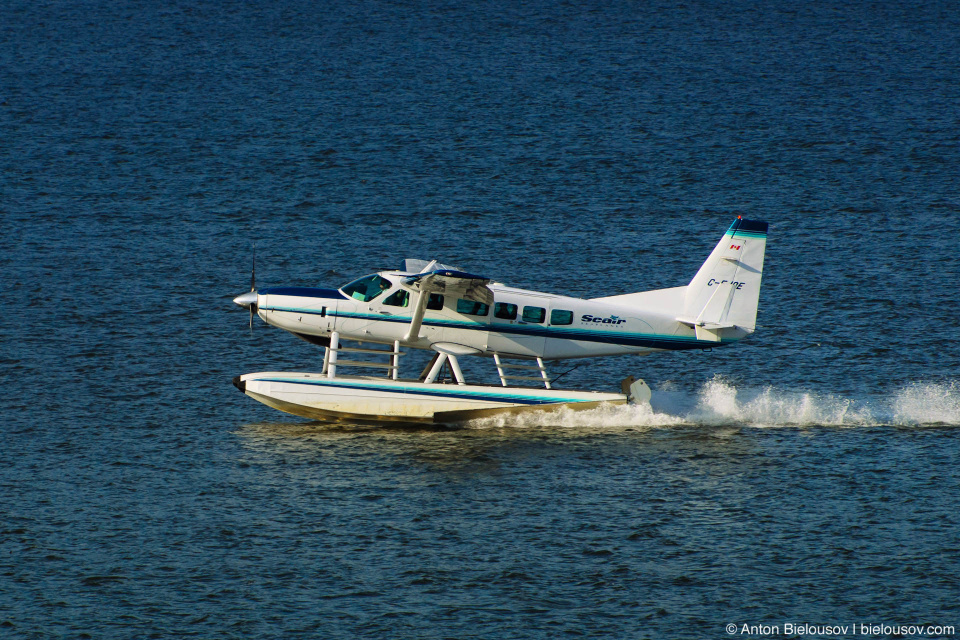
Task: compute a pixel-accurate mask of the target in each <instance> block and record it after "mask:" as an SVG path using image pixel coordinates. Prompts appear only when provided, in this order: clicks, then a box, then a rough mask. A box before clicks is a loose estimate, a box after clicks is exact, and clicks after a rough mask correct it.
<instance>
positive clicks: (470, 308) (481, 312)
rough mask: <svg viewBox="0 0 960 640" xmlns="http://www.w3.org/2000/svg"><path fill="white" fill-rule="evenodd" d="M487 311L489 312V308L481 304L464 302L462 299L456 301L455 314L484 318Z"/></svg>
mask: <svg viewBox="0 0 960 640" xmlns="http://www.w3.org/2000/svg"><path fill="white" fill-rule="evenodd" d="M488 311H490V306H489V305H485V304H483V303H482V302H476V301H474V300H464V299H463V298H460V299H459V300H457V313H462V314H464V315H468V316H485V315H487V312H488Z"/></svg>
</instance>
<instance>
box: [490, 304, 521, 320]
mask: <svg viewBox="0 0 960 640" xmlns="http://www.w3.org/2000/svg"><path fill="white" fill-rule="evenodd" d="M493 317H494V318H500V319H502V320H516V319H517V305H515V304H510V303H509V302H498V303H496V304H495V305H493Z"/></svg>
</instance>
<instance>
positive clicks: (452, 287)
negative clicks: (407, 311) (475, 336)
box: [403, 269, 493, 305]
mask: <svg viewBox="0 0 960 640" xmlns="http://www.w3.org/2000/svg"><path fill="white" fill-rule="evenodd" d="M490 282H491V280H490V278H487V277H484V276H478V275H475V274H472V273H466V272H465V271H456V270H453V269H438V270H435V271H428V272H426V273H418V274H416V275H414V276H408V277H406V278H404V279H403V284H404V285H406V286H407V287H409V288H411V289H414V290H415V291H419V292H420V293H421V294H430V293H442V294H445V295H455V296H458V297H461V298H464V299H466V300H473V301H475V302H482V303H483V304H486V305H491V304H493V291H491V290H490V287H488V286H487V285H489V284H490Z"/></svg>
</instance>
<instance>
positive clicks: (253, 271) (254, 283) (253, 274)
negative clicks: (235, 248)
mask: <svg viewBox="0 0 960 640" xmlns="http://www.w3.org/2000/svg"><path fill="white" fill-rule="evenodd" d="M256 290H257V245H253V268H252V269H251V270H250V291H256Z"/></svg>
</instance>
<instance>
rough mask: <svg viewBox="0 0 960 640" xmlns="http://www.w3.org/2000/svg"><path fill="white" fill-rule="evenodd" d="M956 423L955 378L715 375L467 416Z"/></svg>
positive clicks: (617, 423) (487, 423) (959, 409)
mask: <svg viewBox="0 0 960 640" xmlns="http://www.w3.org/2000/svg"><path fill="white" fill-rule="evenodd" d="M673 425H703V426H726V425H747V426H752V427H797V426H801V427H802V426H829V427H861V426H865V427H866V426H943V425H947V426H960V385H958V384H957V383H956V382H949V383H921V382H918V383H913V384H911V385H909V386H906V387H904V388H901V389H899V390H897V391H896V392H894V393H893V394H892V395H890V396H884V397H881V396H863V397H859V398H847V397H844V396H841V395H836V394H832V393H819V392H815V391H807V390H793V389H780V388H778V387H774V386H765V387H759V388H757V387H738V386H737V385H735V384H733V383H731V382H729V381H727V380H725V379H723V378H722V377H720V376H717V377H715V378H713V379H712V380H709V381H708V382H707V383H705V384H704V385H703V386H702V387H701V388H700V389H699V391H698V392H697V393H696V394H692V395H691V394H685V393H683V392H678V391H673V390H669V389H668V390H657V391H654V394H653V398H652V399H651V405H650V406H647V405H642V406H635V405H619V406H605V407H600V408H597V409H593V410H590V411H570V410H567V409H564V410H562V411H559V412H552V413H548V412H536V413H530V414H525V415H520V416H498V417H493V418H485V419H482V420H474V421H472V422H470V423H469V426H470V427H472V428H480V429H483V428H500V427H511V428H529V427H547V426H550V427H571V428H572V427H593V428H617V427H668V426H673Z"/></svg>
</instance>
